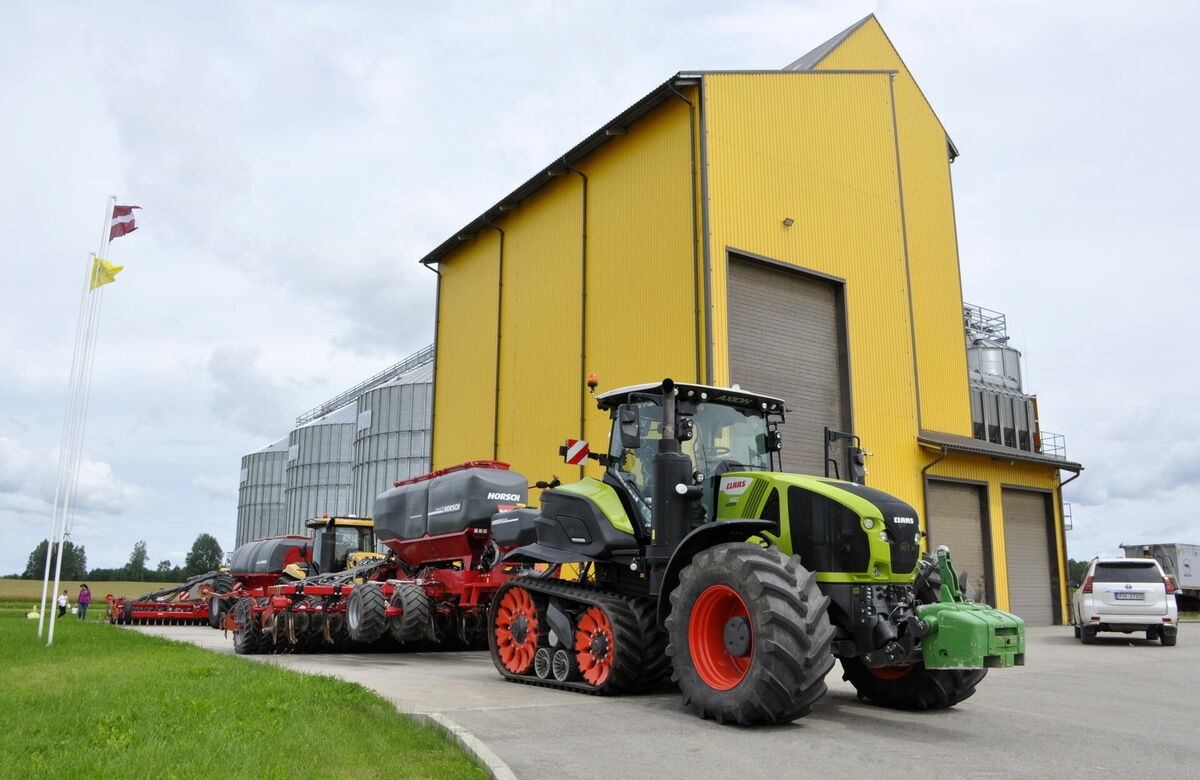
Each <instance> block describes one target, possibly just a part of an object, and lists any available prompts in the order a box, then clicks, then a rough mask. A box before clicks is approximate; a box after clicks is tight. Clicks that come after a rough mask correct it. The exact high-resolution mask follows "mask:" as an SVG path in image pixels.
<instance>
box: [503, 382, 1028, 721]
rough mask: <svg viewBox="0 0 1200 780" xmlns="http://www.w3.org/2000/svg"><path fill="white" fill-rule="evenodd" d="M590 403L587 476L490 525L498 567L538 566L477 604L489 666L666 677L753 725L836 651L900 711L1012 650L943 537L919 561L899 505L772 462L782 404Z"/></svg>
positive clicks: (815, 686) (578, 682)
mask: <svg viewBox="0 0 1200 780" xmlns="http://www.w3.org/2000/svg"><path fill="white" fill-rule="evenodd" d="M589 385H590V386H591V387H592V388H593V390H594V388H595V382H594V379H593V380H589ZM596 398H597V402H598V404H599V407H600V408H601V409H603V410H606V411H608V412H609V413H610V415H611V417H612V420H613V428H612V434H611V441H610V446H609V451H608V452H607V453H605V454H598V453H591V454H590V455H589V457H591V458H593V459H596V460H598V461H599V462H600V463H601V464H602V465H603V466H604V467H605V473H604V476H603V478H602V479H599V480H597V479H592V478H585V479H583V480H581V481H579V482H576V483H573V484H569V485H561V484H559V483H558V481H557V480H554V481H553V482H551V483H549V484H546V483H539V486H540V487H543V488H547V489H545V490H544V491H543V493H542V498H541V508H540V509H514V510H510V511H507V512H501V513H498V514H497V515H495V516H494V518H493V520H492V524H491V527H492V535H493V539H494V540H495V542H496V544H497V545H499V546H500V547H502V548H515V549H512V550H511V551H510V552H509V553H508V555H507V556H506V558H505V560H506V561H514V562H524V563H534V564H549V566H541V567H536V568H537V569H541V570H543V571H541V572H539V573H532V572H531V573H529V574H526V575H524V576H519V577H514V578H512V579H510V580H508V581H507V582H506V583H505V584H504V585H502V586H501V587H500V589H499V590H498V591H497V592H496V595H495V596H494V597H493V599H492V604H491V610H490V616H489V619H490V621H491V630H490V631H489V642H490V648H491V655H492V660H493V662H494V663H495V665H496V668H497V669H498V670H499V672H500V673H501V674H502V675H503V676H504V677H505V678H507V679H509V680H514V681H518V682H524V683H529V684H534V685H547V686H552V687H558V688H566V689H572V690H578V691H582V692H588V693H598V694H619V693H625V692H630V691H635V690H639V689H646V688H650V687H653V686H654V685H656V684H657V683H659V682H661V681H662V680H663V679H664V678H665V677H666V676H667V675H668V674H669V675H670V676H671V678H672V679H673V680H674V681H676V682H677V683H678V685H679V689H680V691H681V692H682V694H683V699H684V702H685V704H686V705H687V706H689V707H690V708H691V709H692V710H693V711H694V712H695V713H696V714H698V715H700V716H701V717H706V718H714V719H716V720H717V721H720V722H722V723H724V722H736V723H740V724H769V723H783V722H787V721H791V720H794V719H796V718H799V717H801V716H803V715H805V714H807V713H808V712H809V711H810V710H811V709H812V706H813V704H814V702H816V701H817V700H818V699H819V698H820V697H821V696H822V695H823V694H824V693H825V691H826V686H825V681H824V680H825V676H826V674H827V673H828V672H829V670H830V668H831V667H832V665H833V662H834V659H835V658H836V659H837V660H839V661H840V662H841V664H842V668H843V670H844V673H845V679H847V680H849V681H850V683H852V684H853V685H854V687H855V689H856V690H857V691H858V695H859V697H860V698H864V699H869V700H871V701H874V702H876V703H878V704H881V705H884V706H891V707H897V708H904V709H933V708H942V707H949V706H952V705H954V704H957V703H958V702H960V701H962V700H963V699H965V698H967V697H968V696H970V695H971V694H972V693H974V692H975V686H976V685H977V684H978V683H979V681H980V680H982V679H983V677H984V675H985V674H986V671H987V668H989V667H1003V666H1012V665H1021V664H1023V663H1024V647H1025V628H1024V623H1023V622H1022V621H1021V620H1020V619H1019V618H1017V617H1015V616H1014V615H1011V614H1009V613H1007V612H1001V611H999V610H996V609H993V608H992V607H989V606H987V605H984V604H977V603H973V602H969V601H966V600H965V599H964V598H963V595H962V589H961V588H960V586H959V582H958V577H957V575H956V574H955V572H954V569H953V566H952V564H951V561H950V557H949V553H948V551H946V550H945V548H939V550H938V551H937V557H936V558H929V557H924V556H922V555H921V552H920V550H921V531H920V529H919V524H918V520H917V513H916V512H915V511H914V510H913V508H912V507H911V506H909V505H908V504H906V503H905V502H903V501H901V500H899V499H897V498H895V497H893V496H890V495H888V494H886V493H883V492H881V491H879V490H874V489H872V488H868V487H865V486H863V485H859V484H855V483H852V482H843V481H839V480H834V479H826V478H821V477H813V476H802V475H798V474H785V473H781V472H780V471H779V465H780V458H779V455H778V453H779V452H780V450H781V449H782V444H783V440H782V435H781V433H780V431H779V429H778V426H779V425H780V424H781V423H782V422H783V419H784V411H785V408H784V403H783V401H781V400H780V399H778V398H771V397H767V396H762V395H758V394H755V393H751V392H746V391H744V390H740V389H737V388H733V389H730V388H718V387H708V386H702V385H690V384H676V383H674V382H672V381H671V380H669V379H668V380H664V381H663V382H662V383H660V384H651V385H642V386H637V387H629V388H623V389H621V390H615V391H612V392H608V393H604V394H602V395H600V396H597V397H596ZM564 454H575V451H574V449H572V450H571V452H570V453H568V451H567V448H564ZM564 564H574V565H576V566H578V569H579V577H578V581H567V580H564V579H559V578H556V577H554V576H553V575H554V574H555V573H556V572H558V571H559V570H560V566H561V565H564Z"/></svg>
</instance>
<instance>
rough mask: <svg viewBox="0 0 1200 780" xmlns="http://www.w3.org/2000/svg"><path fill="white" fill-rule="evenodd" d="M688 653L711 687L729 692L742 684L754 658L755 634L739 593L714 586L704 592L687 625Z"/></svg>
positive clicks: (701, 676) (697, 671) (725, 587)
mask: <svg viewBox="0 0 1200 780" xmlns="http://www.w3.org/2000/svg"><path fill="white" fill-rule="evenodd" d="M688 650H689V651H690V652H691V656H692V662H693V663H694V664H695V666H696V673H697V674H699V675H700V679H701V680H703V681H704V683H705V684H706V685H708V686H709V687H711V688H714V689H716V690H718V691H727V690H729V689H731V688H735V687H737V685H738V683H740V682H741V681H742V678H744V677H745V676H746V671H747V670H748V669H749V668H750V661H751V659H752V658H753V657H754V633H753V629H752V627H751V625H750V611H749V610H748V609H746V602H744V601H742V597H741V596H739V595H738V593H737V591H735V590H734V589H733V588H730V587H728V586H726V585H712V586H710V587H708V588H707V589H705V590H704V591H703V592H701V594H700V596H699V598H697V599H696V603H695V604H694V605H693V606H692V615H691V620H690V621H689V622H688Z"/></svg>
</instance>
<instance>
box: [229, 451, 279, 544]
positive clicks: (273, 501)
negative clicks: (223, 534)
mask: <svg viewBox="0 0 1200 780" xmlns="http://www.w3.org/2000/svg"><path fill="white" fill-rule="evenodd" d="M282 444H284V445H286V441H284V442H282ZM287 454H288V453H287V447H286V446H281V447H279V448H278V449H265V450H260V451H258V452H252V453H250V454H249V455H246V456H244V457H243V458H242V471H241V482H240V484H239V485H238V509H237V532H236V536H235V546H236V547H240V546H241V545H243V544H245V543H246V542H248V541H250V540H251V539H260V538H262V537H264V536H275V535H277V534H282V533H284V531H285V529H286V528H287V521H286V518H285V515H284V500H283V486H284V472H285V470H286V469H287Z"/></svg>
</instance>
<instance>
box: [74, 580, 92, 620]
mask: <svg viewBox="0 0 1200 780" xmlns="http://www.w3.org/2000/svg"><path fill="white" fill-rule="evenodd" d="M91 603H92V592H91V591H90V590H88V586H87V583H86V582H85V583H84V584H82V585H80V586H79V595H78V596H77V597H76V598H75V606H77V607H79V619H80V620H85V619H86V616H87V608H88V605H89V604H91Z"/></svg>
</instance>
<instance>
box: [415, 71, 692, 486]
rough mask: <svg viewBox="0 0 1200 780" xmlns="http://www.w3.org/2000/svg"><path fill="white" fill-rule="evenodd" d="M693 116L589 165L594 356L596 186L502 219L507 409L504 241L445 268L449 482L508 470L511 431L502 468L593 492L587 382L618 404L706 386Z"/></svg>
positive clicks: (494, 236)
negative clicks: (584, 474) (700, 360)
mask: <svg viewBox="0 0 1200 780" xmlns="http://www.w3.org/2000/svg"><path fill="white" fill-rule="evenodd" d="M689 92H690V94H691V95H692V98H693V99H695V95H696V93H695V89H694V88H692V89H690V90H689ZM688 116H689V115H688V110H687V106H686V104H684V103H683V101H681V100H678V99H672V100H670V101H668V102H666V103H663V104H661V105H660V106H658V107H657V108H655V109H653V110H652V111H651V112H650V113H649V114H647V115H646V116H644V117H642V118H641V119H639V120H638V121H636V122H634V123H633V124H632V125H630V126H629V127H628V129H627V133H626V134H625V135H622V136H619V137H616V138H613V139H612V140H611V141H609V142H608V143H606V144H605V145H604V146H602V147H600V148H599V149H598V150H596V151H594V152H593V153H592V154H591V155H589V156H588V157H586V158H584V159H583V160H581V161H579V162H577V163H575V166H576V167H577V168H578V169H579V170H581V171H582V172H583V173H584V174H585V175H586V176H587V179H588V183H587V186H588V212H587V233H588V238H587V263H588V269H589V270H588V278H587V300H586V306H587V331H588V336H587V342H586V344H583V343H582V339H581V330H582V327H583V316H582V315H583V312H582V307H583V306H584V305H585V304H584V298H583V295H582V292H583V283H582V281H583V280H582V266H583V257H582V255H583V227H584V225H583V219H584V217H583V180H582V178H581V177H580V176H579V175H578V174H576V173H574V172H570V171H567V172H565V173H564V174H563V175H561V176H558V177H555V179H554V180H553V181H551V182H549V183H548V184H547V185H546V186H544V187H543V188H541V189H540V190H538V191H537V192H536V193H534V194H533V195H532V196H530V197H528V198H527V199H526V200H525V201H524V202H522V203H521V205H520V207H519V208H518V209H516V210H515V211H513V212H511V213H510V214H507V215H505V216H504V217H502V218H500V219H498V220H496V224H497V225H498V226H499V227H500V228H501V229H503V230H504V234H505V238H504V273H503V288H502V289H503V294H504V303H503V310H502V315H501V319H502V326H501V330H500V334H499V335H500V338H499V342H498V343H499V352H500V361H499V387H500V394H499V403H498V404H495V402H496V394H495V388H496V385H497V378H496V365H497V364H496V359H495V350H496V345H497V329H496V315H497V293H498V290H499V289H500V287H499V285H500V281H501V280H500V277H499V273H498V272H499V250H500V246H499V234H498V233H497V231H495V230H482V231H480V233H479V234H478V235H477V236H476V237H475V238H474V239H472V240H467V241H464V242H463V246H462V248H461V249H459V250H458V251H457V252H455V253H454V254H453V255H451V256H450V257H448V258H447V259H446V260H445V261H444V262H441V263H440V264H439V266H438V267H439V270H440V271H441V273H442V278H441V293H440V312H439V315H440V316H439V323H438V359H437V379H436V383H435V387H436V390H435V392H436V409H435V414H436V417H435V424H434V438H435V441H434V456H433V459H434V467H436V468H442V467H445V466H450V465H454V464H455V463H460V462H462V461H465V460H473V459H479V458H490V457H492V436H493V430H495V431H496V433H497V441H498V446H497V450H496V456H497V457H498V458H499V459H500V460H505V461H508V462H511V463H513V464H514V466H515V467H516V468H517V469H519V470H521V471H522V472H524V473H526V475H527V476H528V477H530V479H541V478H548V477H549V476H550V475H551V474H559V475H560V476H561V477H563V478H564V479H567V478H574V477H577V476H578V473H579V472H578V471H577V470H576V469H573V468H569V467H567V466H565V465H564V464H563V462H562V459H561V458H560V457H559V456H558V454H557V452H558V447H559V445H561V444H562V443H563V441H564V440H565V439H567V438H579V436H580V411H581V409H580V407H581V401H582V407H583V413H584V416H585V418H586V423H585V426H586V438H589V439H590V440H592V441H593V442H595V445H596V447H597V448H598V449H605V448H606V447H607V435H608V421H607V418H606V417H605V416H603V415H602V414H600V412H599V411H598V410H597V409H596V408H595V402H594V401H592V400H591V399H590V398H587V397H586V394H587V388H586V387H585V386H584V377H585V375H586V373H588V372H596V373H598V374H599V375H600V378H601V382H602V389H613V388H616V387H620V386H622V385H628V384H635V383H639V382H645V381H651V380H654V379H662V378H663V377H665V376H676V377H681V378H684V379H689V380H690V379H694V378H695V377H696V374H697V369H696V362H695V327H694V323H695V300H694V288H693V281H692V279H693V275H694V274H693V271H694V267H695V266H694V263H695V261H694V258H695V254H694V252H695V244H694V241H693V232H692V170H691V155H690V153H689V144H690V141H691V134H690V132H689V128H688ZM581 353H582V354H584V355H585V358H584V360H583V362H584V365H583V366H581V365H580V357H581ZM496 409H498V411H499V417H498V422H499V424H498V425H497V426H495V427H494V426H493V422H492V420H493V413H494V410H496ZM573 472H574V473H573Z"/></svg>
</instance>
